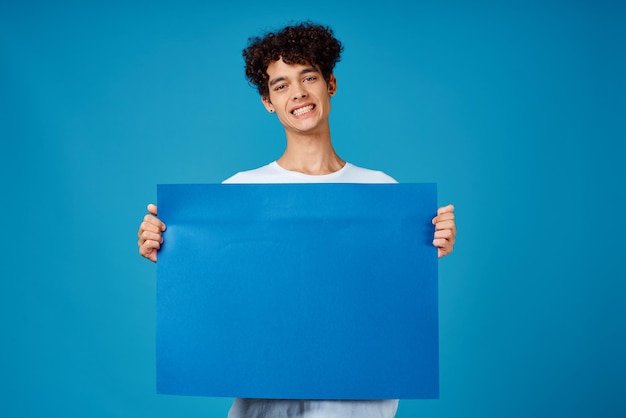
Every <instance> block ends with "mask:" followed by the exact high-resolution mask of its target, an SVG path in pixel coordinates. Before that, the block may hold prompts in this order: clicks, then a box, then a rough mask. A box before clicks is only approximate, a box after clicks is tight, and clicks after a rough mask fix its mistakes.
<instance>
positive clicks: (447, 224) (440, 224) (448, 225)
mask: <svg viewBox="0 0 626 418" xmlns="http://www.w3.org/2000/svg"><path fill="white" fill-rule="evenodd" d="M442 229H450V230H455V229H456V224H455V223H454V221H452V220H451V221H437V223H436V224H435V230H437V231H440V230H442Z"/></svg>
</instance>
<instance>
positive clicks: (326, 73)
mask: <svg viewBox="0 0 626 418" xmlns="http://www.w3.org/2000/svg"><path fill="white" fill-rule="evenodd" d="M342 51H343V45H341V42H339V41H338V40H337V39H336V38H335V37H334V35H333V31H332V29H331V28H329V27H327V26H322V25H318V24H315V23H311V22H304V23H300V24H298V25H294V26H285V27H284V28H282V29H281V30H280V31H278V32H275V33H274V32H268V33H266V34H265V36H263V37H251V38H249V39H248V47H247V48H246V49H244V50H243V57H244V59H245V62H246V78H247V79H248V81H249V82H250V83H251V84H253V85H254V86H256V88H257V89H258V90H259V93H260V94H261V96H267V95H269V87H268V79H269V76H268V75H267V67H268V66H269V65H270V63H272V62H273V61H278V60H279V59H281V58H282V59H283V61H285V62H286V63H287V64H311V65H313V66H315V67H318V68H319V69H320V72H321V73H322V77H324V79H325V80H326V82H327V83H328V80H329V79H330V75H331V74H332V72H333V68H335V64H337V63H338V62H339V60H340V57H341V52H342Z"/></svg>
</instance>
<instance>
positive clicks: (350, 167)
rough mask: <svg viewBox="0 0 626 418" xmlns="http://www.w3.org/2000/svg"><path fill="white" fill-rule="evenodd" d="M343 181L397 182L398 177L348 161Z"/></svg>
mask: <svg viewBox="0 0 626 418" xmlns="http://www.w3.org/2000/svg"><path fill="white" fill-rule="evenodd" d="M343 174H344V175H343V181H345V182H355V183H397V181H396V179H394V178H393V177H391V176H390V175H388V174H386V173H384V172H383V171H380V170H372V169H369V168H363V167H359V166H356V165H354V164H350V163H346V167H345V171H344V173H343Z"/></svg>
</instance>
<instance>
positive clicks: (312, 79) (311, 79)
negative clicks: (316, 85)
mask: <svg viewBox="0 0 626 418" xmlns="http://www.w3.org/2000/svg"><path fill="white" fill-rule="evenodd" d="M316 79H317V77H315V76H310V77H307V78H305V79H304V81H306V82H311V81H315V80H316Z"/></svg>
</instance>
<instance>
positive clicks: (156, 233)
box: [137, 203, 165, 263]
mask: <svg viewBox="0 0 626 418" xmlns="http://www.w3.org/2000/svg"><path fill="white" fill-rule="evenodd" d="M148 212H150V213H149V214H148V215H146V216H144V218H143V222H142V223H141V225H139V232H138V233H137V236H138V237H139V241H138V242H137V245H138V246H139V254H141V255H142V256H144V257H146V258H147V259H148V260H151V261H153V262H155V263H156V261H157V251H158V250H159V249H160V248H161V244H163V235H162V233H163V231H165V224H164V223H163V222H161V220H160V219H159V218H157V217H156V214H157V207H156V205H153V204H152V203H151V204H149V205H148Z"/></svg>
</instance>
